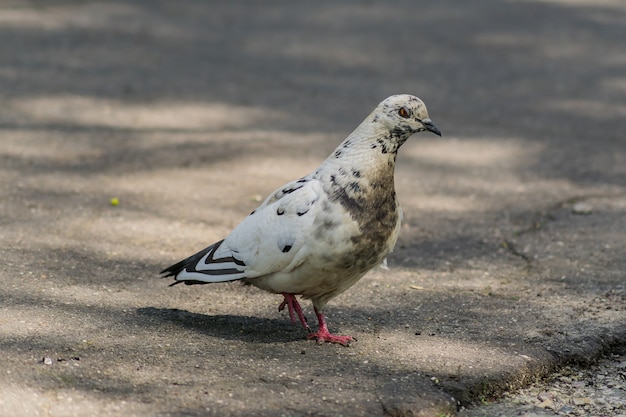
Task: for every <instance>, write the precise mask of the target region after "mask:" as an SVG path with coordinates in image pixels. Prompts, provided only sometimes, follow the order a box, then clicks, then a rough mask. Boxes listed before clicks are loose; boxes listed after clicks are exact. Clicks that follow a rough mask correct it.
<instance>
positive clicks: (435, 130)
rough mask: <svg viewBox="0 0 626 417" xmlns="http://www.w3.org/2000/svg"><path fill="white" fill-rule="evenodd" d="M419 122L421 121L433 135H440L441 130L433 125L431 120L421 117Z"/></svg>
mask: <svg viewBox="0 0 626 417" xmlns="http://www.w3.org/2000/svg"><path fill="white" fill-rule="evenodd" d="M421 122H422V125H424V127H425V128H426V130H428V131H430V132H433V133H434V134H435V135H439V136H441V130H439V128H438V127H437V126H435V125H434V123H433V122H432V120H430V119H423V120H422V121H421Z"/></svg>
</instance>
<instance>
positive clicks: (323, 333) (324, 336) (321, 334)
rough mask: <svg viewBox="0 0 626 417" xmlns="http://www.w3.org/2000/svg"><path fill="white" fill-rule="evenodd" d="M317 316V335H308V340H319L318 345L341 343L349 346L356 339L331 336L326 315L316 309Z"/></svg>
mask: <svg viewBox="0 0 626 417" xmlns="http://www.w3.org/2000/svg"><path fill="white" fill-rule="evenodd" d="M315 314H316V315H317V321H318V322H319V327H318V329H317V331H316V332H315V333H309V334H308V335H307V339H317V343H324V342H330V343H339V344H340V345H344V346H348V345H349V344H350V342H351V341H353V340H354V339H353V338H352V336H335V335H333V334H330V332H329V331H328V326H326V318H325V317H324V314H323V313H322V312H321V311H319V310H318V309H317V308H315Z"/></svg>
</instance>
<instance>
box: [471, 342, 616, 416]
mask: <svg viewBox="0 0 626 417" xmlns="http://www.w3.org/2000/svg"><path fill="white" fill-rule="evenodd" d="M625 359H626V350H622V351H620V354H610V355H608V356H607V357H606V358H604V359H602V360H601V361H600V362H599V363H598V364H597V365H596V366H594V367H592V368H589V369H582V368H576V367H573V366H567V367H565V368H564V369H562V370H561V371H560V372H557V373H555V374H553V375H552V376H550V377H549V378H547V379H546V380H545V381H540V382H537V383H535V384H533V385H531V386H529V387H527V388H524V389H522V390H519V391H517V392H513V393H509V394H506V395H505V396H504V397H503V398H501V399H500V400H498V401H495V402H493V403H489V404H485V405H479V406H476V407H472V408H469V409H465V410H462V411H461V412H460V413H459V417H488V416H489V417H491V416H498V417H509V416H510V417H513V416H516V417H517V416H602V417H626V361H625Z"/></svg>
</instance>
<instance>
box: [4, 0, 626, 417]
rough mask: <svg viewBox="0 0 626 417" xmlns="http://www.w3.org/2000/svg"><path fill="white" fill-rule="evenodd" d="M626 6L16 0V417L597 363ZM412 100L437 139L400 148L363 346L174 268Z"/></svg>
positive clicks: (448, 382)
mask: <svg viewBox="0 0 626 417" xmlns="http://www.w3.org/2000/svg"><path fill="white" fill-rule="evenodd" d="M625 21H626V4H625V3H624V2H622V1H618V0H615V1H611V0H603V1H591V0H587V1H585V0H577V1H573V0H560V1H559V0H545V1H487V0H480V1H476V2H466V3H459V2H453V1H440V2H416V1H400V2H393V3H384V2H372V1H364V2H341V3H340V4H336V3H335V2H316V3H315V4H313V3H298V4H294V3H292V2H263V3H260V2H241V1H231V2H228V4H222V3H218V2H215V3H211V2H203V1H193V0H185V1H177V2H169V1H164V0H162V1H157V0H155V1H139V0H137V1H106V2H105V1H103V2H96V1H89V0H82V1H79V0H74V1H60V0H59V1H56V0H46V1H29V2H22V1H4V2H2V3H1V4H0V57H1V59H0V97H1V100H2V109H1V111H0V135H1V139H0V256H1V257H2V259H3V267H2V268H0V282H2V285H1V287H0V300H1V302H0V332H1V333H0V352H1V356H2V360H1V363H2V369H1V371H0V415H3V416H33V415H46V416H84V415H92V416H118V415H119V416H205V415H206V416H212V415H215V416H229V415H230V416H252V415H268V416H269V415H272V416H274V415H287V416H300V415H319V416H322V415H334V416H339V415H344V416H356V415H390V416H445V415H454V414H455V413H456V412H457V409H458V407H459V405H470V404H474V403H480V402H481V401H483V402H484V401H490V400H491V399H492V398H495V397H497V396H498V395H500V394H501V393H502V392H503V391H506V390H510V389H514V388H516V387H522V386H525V385H527V384H528V383H530V382H531V381H533V380H535V379H536V378H538V377H540V376H542V375H546V374H547V373H548V372H549V371H551V370H553V369H555V368H557V367H560V366H564V365H565V364H570V363H583V364H585V363H591V362H593V360H594V359H595V358H596V357H598V356H599V355H600V354H601V353H602V352H605V351H607V350H609V349H610V348H611V346H613V345H615V344H617V343H618V342H624V341H625V340H626V293H625V285H626V277H625V274H624V271H625V270H626V256H624V253H625V248H626V216H625V211H626V144H625V142H624V141H625V138H624V136H625V134H626V122H625V120H626V50H625V49H624V39H626V26H625V25H624V22H625ZM394 93H411V94H415V95H418V96H419V97H421V98H422V99H424V101H425V102H426V104H427V106H428V108H429V111H430V115H431V117H432V119H433V120H434V121H435V122H436V123H437V125H438V126H439V127H440V128H441V130H442V132H443V134H444V137H443V138H441V139H440V138H438V137H435V136H427V135H419V136H415V137H414V138H413V139H412V140H410V141H409V142H408V143H407V144H406V145H405V146H404V147H403V148H402V149H401V152H400V156H399V158H398V169H397V172H396V181H397V191H398V195H399V198H400V200H401V202H402V204H403V208H404V213H405V219H406V221H405V224H404V226H403V230H402V233H401V237H400V241H399V244H398V247H397V249H396V251H395V252H394V254H393V256H392V257H391V258H390V259H389V266H390V268H391V270H390V271H384V270H375V271H372V272H371V273H370V274H368V275H367V276H366V277H365V278H364V279H363V280H362V281H361V282H359V283H358V284H357V285H356V286H355V287H353V288H352V289H351V290H349V291H348V292H347V293H345V294H343V295H342V296H340V297H338V298H337V299H336V300H334V301H333V302H332V303H331V304H330V306H329V309H328V316H329V325H330V328H331V331H336V332H337V333H339V334H351V335H354V336H356V337H357V338H358V342H356V343H354V344H353V345H352V346H351V347H349V348H344V347H342V346H331V345H323V346H317V345H316V344H315V343H313V342H310V341H307V340H304V334H303V331H302V330H301V329H299V328H297V327H292V325H291V324H290V322H289V320H288V318H287V316H286V315H285V314H279V313H278V312H277V311H276V310H277V307H278V304H279V302H280V297H277V296H273V295H270V294H265V293H262V292H260V291H258V290H256V289H254V288H250V287H242V286H240V285H238V284H225V285H215V286H204V287H200V288H198V287H183V286H177V287H174V288H167V285H168V284H169V281H167V280H160V279H159V278H158V271H159V270H160V269H162V268H163V267H165V266H167V265H169V264H170V263H172V262H174V261H177V260H179V259H180V258H181V257H183V256H186V255H188V254H190V253H192V252H194V251H195V250H198V249H201V248H202V247H204V246H205V245H206V244H208V243H211V242H213V241H215V240H217V239H220V238H222V237H223V236H225V234H227V233H228V231H229V230H230V229H231V228H232V227H233V226H234V225H235V224H237V223H238V222H239V221H240V220H241V219H242V218H243V217H244V216H245V215H247V213H249V212H250V211H251V210H252V209H253V208H254V207H255V206H256V205H257V204H258V201H259V199H260V198H261V196H265V195H266V194H267V193H269V192H271V191H272V190H273V189H274V188H275V187H277V186H280V185H281V184H283V183H284V182H286V181H287V180H292V179H294V178H297V177H298V176H301V175H303V174H306V173H308V171H309V170H310V169H312V168H313V167H315V166H317V164H318V163H319V162H320V161H321V160H322V159H323V158H325V157H326V156H327V154H328V153H330V151H331V150H332V149H333V148H334V147H335V146H336V145H337V144H338V143H339V142H340V141H341V140H342V139H343V138H344V137H345V136H346V135H347V134H348V133H349V132H350V131H351V130H352V129H353V128H354V127H355V126H356V125H357V124H358V123H359V122H360V121H361V120H362V119H363V118H364V117H365V116H366V115H367V114H368V113H369V112H370V111H371V109H372V108H373V107H374V106H375V105H376V104H377V103H378V102H379V101H380V100H381V99H383V98H385V97H387V96H389V95H391V94H394ZM114 197H115V198H118V199H119V205H117V206H113V205H111V204H110V201H111V199H112V198H114ZM306 313H307V314H308V315H311V314H312V311H311V308H310V306H308V305H307V307H306Z"/></svg>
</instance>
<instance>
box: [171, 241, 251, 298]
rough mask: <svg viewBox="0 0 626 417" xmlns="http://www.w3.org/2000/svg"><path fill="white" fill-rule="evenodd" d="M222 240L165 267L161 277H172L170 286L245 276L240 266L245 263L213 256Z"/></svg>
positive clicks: (231, 279) (236, 278)
mask: <svg viewBox="0 0 626 417" xmlns="http://www.w3.org/2000/svg"><path fill="white" fill-rule="evenodd" d="M222 242H224V240H220V241H219V242H216V243H214V244H212V245H211V246H209V247H207V248H204V249H202V250H201V251H200V252H198V253H196V254H193V255H191V256H190V257H188V258H185V259H183V260H182V261H180V262H178V263H175V264H174V265H172V266H169V267H167V268H165V269H164V270H163V271H161V274H165V275H164V276H163V278H167V277H174V278H175V279H176V281H175V282H174V283H172V284H170V287H171V286H173V285H176V284H180V283H181V282H184V283H185V284H186V285H194V284H210V283H212V282H225V281H236V280H239V279H243V278H245V274H244V272H243V271H242V270H241V268H243V267H245V264H244V263H243V262H242V261H240V260H238V259H235V258H233V257H226V258H217V259H215V258H213V256H214V255H215V252H216V251H217V250H218V248H219V247H220V245H221V244H222Z"/></svg>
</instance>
